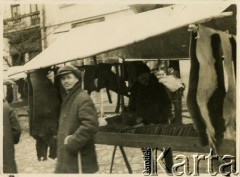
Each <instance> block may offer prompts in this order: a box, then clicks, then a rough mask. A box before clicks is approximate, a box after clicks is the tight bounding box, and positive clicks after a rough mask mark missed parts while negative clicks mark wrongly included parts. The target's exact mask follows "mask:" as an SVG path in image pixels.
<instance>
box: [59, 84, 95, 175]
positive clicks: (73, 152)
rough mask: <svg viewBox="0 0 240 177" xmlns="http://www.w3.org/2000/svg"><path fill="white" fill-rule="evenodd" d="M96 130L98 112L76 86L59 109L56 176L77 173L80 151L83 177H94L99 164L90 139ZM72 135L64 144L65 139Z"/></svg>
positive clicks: (89, 99) (79, 87)
mask: <svg viewBox="0 0 240 177" xmlns="http://www.w3.org/2000/svg"><path fill="white" fill-rule="evenodd" d="M97 129H98V120H97V112H96V109H95V106H94V104H93V102H92V101H91V98H90V97H89V95H88V94H87V93H85V92H84V91H83V90H82V89H81V85H80V84H79V83H78V84H76V85H75V86H74V88H73V89H72V90H71V91H70V92H69V93H68V94H67V95H66V97H65V98H64V99H63V103H62V105H61V113H60V119H59V130H58V138H57V140H58V150H57V158H58V159H57V166H56V169H55V173H78V159H77V158H78V157H77V154H78V152H79V151H80V154H81V164H82V172H83V173H95V172H96V171H98V164H97V158H96V152H95V145H94V141H93V137H94V135H95V133H96V132H97ZM69 135H71V136H70V137H69V138H68V140H67V144H64V139H65V138H66V137H67V136H69Z"/></svg>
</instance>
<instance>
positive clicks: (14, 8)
mask: <svg viewBox="0 0 240 177" xmlns="http://www.w3.org/2000/svg"><path fill="white" fill-rule="evenodd" d="M11 12H12V17H17V16H19V15H20V4H13V5H11Z"/></svg>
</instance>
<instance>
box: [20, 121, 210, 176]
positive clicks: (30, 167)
mask: <svg viewBox="0 0 240 177" xmlns="http://www.w3.org/2000/svg"><path fill="white" fill-rule="evenodd" d="M18 119H19V122H20V124H21V127H22V130H23V131H22V135H21V139H20V142H19V143H18V144H17V145H15V159H16V163H17V166H18V172H19V173H33V174H39V173H41V174H42V173H53V172H54V168H55V164H56V159H55V160H53V159H50V158H48V160H46V161H38V160H37V156H36V149H35V140H34V139H33V138H32V137H30V136H29V127H28V117H27V116H19V118H18ZM113 149H114V147H113V146H108V145H96V150H97V156H98V164H99V171H98V172H97V173H99V174H109V170H110V164H111V157H112V152H113ZM124 150H125V152H126V154H127V158H128V160H129V163H130V164H131V168H132V171H133V173H134V174H141V173H142V171H143V156H142V151H141V150H140V148H126V147H125V148H124ZM178 154H183V155H185V156H187V157H191V156H192V154H191V153H186V152H184V153H182V152H174V153H173V157H176V155H178ZM189 159H190V162H189V163H190V169H191V168H192V159H191V158H189ZM175 163H177V161H176V162H175ZM178 163H179V161H178ZM199 169H200V172H202V173H203V172H205V173H206V170H207V162H204V163H200V168H199ZM180 170H181V171H182V170H183V169H180ZM112 173H113V174H127V173H128V170H127V168H126V165H125V163H124V160H123V157H122V155H121V152H120V149H119V148H117V151H116V154H115V160H114V166H113V171H112ZM158 173H160V172H159V171H158Z"/></svg>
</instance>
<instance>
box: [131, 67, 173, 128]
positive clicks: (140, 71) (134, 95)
mask: <svg viewBox="0 0 240 177" xmlns="http://www.w3.org/2000/svg"><path fill="white" fill-rule="evenodd" d="M130 92H131V95H130V98H129V105H128V111H129V112H132V113H135V115H136V117H137V121H136V122H139V119H140V118H141V119H142V122H143V123H144V124H145V125H148V124H151V123H153V124H168V123H169V120H170V119H171V100H170V98H169V96H168V93H167V89H166V87H165V86H164V85H163V84H162V83H159V82H158V80H157V78H156V76H155V75H153V74H151V73H150V69H149V68H148V67H147V66H146V65H145V64H144V63H142V64H139V65H138V66H137V81H136V82H135V83H134V84H133V87H132V88H131V91H130Z"/></svg>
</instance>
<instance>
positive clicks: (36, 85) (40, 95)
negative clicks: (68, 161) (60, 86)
mask: <svg viewBox="0 0 240 177" xmlns="http://www.w3.org/2000/svg"><path fill="white" fill-rule="evenodd" d="M47 71H48V70H47V69H40V70H36V71H34V72H31V73H29V74H28V78H27V79H28V85H29V110H30V112H29V127H30V135H31V136H32V137H34V138H35V139H36V140H37V151H38V152H37V154H39V155H38V159H40V158H41V157H44V158H46V153H47V149H46V147H45V146H42V145H43V144H44V143H40V145H39V142H42V141H45V144H48V145H49V146H50V147H51V148H52V147H55V145H54V144H55V143H54V140H53V136H54V135H55V134H56V133H57V127H58V117H59V108H60V102H59V100H58V96H57V91H56V89H55V87H54V85H53V84H52V82H51V81H50V80H49V79H48V78H47V76H46V75H47ZM39 139H41V140H40V141H39ZM39 147H43V148H39ZM51 152H54V150H51ZM40 156H41V157H40ZM50 156H51V157H53V158H54V157H56V154H55V155H53V154H50Z"/></svg>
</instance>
